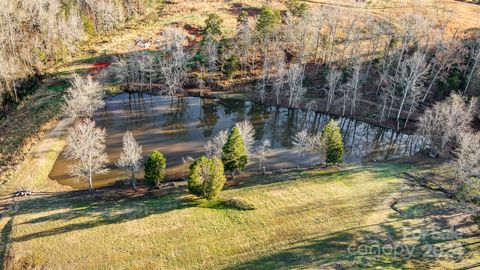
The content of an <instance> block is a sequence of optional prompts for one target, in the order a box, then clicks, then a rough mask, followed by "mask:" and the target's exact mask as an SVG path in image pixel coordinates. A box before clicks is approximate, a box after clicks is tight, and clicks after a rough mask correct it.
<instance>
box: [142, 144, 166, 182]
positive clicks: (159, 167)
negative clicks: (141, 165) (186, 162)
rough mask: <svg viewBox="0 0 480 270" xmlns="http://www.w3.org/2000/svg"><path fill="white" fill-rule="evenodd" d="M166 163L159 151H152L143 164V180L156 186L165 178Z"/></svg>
mask: <svg viewBox="0 0 480 270" xmlns="http://www.w3.org/2000/svg"><path fill="white" fill-rule="evenodd" d="M166 166H167V161H166V159H165V157H163V154H162V153H160V152H159V151H153V152H152V153H151V154H150V156H149V157H148V160H147V162H146V163H145V179H147V180H149V181H151V182H153V183H155V185H156V186H159V185H160V182H162V181H163V179H164V178H165V168H166Z"/></svg>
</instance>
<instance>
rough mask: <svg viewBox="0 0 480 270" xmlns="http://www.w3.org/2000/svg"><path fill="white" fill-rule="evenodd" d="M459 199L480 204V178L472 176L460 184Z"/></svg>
mask: <svg viewBox="0 0 480 270" xmlns="http://www.w3.org/2000/svg"><path fill="white" fill-rule="evenodd" d="M456 197H457V199H459V200H461V201H467V202H472V203H475V204H477V205H480V179H478V178H475V177H471V178H469V179H467V180H466V181H464V182H463V183H461V184H460V185H459V186H458V190H457V194H456Z"/></svg>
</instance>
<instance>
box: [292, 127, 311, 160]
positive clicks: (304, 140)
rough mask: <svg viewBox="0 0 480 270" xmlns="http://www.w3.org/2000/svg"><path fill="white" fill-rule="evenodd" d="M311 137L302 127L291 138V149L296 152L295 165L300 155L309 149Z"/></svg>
mask: <svg viewBox="0 0 480 270" xmlns="http://www.w3.org/2000/svg"><path fill="white" fill-rule="evenodd" d="M310 143H311V138H310V135H309V134H308V131H307V130H305V129H303V130H301V131H299V132H297V133H295V135H294V136H293V138H292V146H293V149H294V150H295V151H296V152H297V153H298V156H297V165H298V164H299V162H300V157H301V156H302V155H303V154H304V153H307V152H309V151H310V150H311V144H310Z"/></svg>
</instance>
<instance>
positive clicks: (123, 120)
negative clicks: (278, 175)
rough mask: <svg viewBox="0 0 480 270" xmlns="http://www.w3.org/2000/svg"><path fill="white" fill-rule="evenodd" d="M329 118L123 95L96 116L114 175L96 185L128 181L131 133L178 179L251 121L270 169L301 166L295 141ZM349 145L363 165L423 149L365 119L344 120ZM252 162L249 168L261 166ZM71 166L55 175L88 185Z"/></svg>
mask: <svg viewBox="0 0 480 270" xmlns="http://www.w3.org/2000/svg"><path fill="white" fill-rule="evenodd" d="M330 117H331V116H329V115H327V114H323V113H315V112H308V111H305V110H293V109H290V110H289V109H286V108H279V107H265V106H262V105H260V104H257V103H252V102H248V101H243V100H213V99H201V98H197V97H184V98H176V97H174V98H172V97H165V96H152V95H147V94H128V93H123V94H119V95H117V96H114V97H110V98H109V99H108V100H107V101H106V106H105V108H104V109H102V110H100V111H98V112H97V113H96V114H95V116H94V118H95V120H96V121H97V125H98V126H101V127H105V128H106V130H107V134H108V138H107V149H108V156H109V160H110V161H111V166H110V169H111V171H110V172H109V173H107V174H105V175H97V176H95V177H94V185H95V186H96V187H99V186H104V185H108V184H112V183H113V182H116V181H118V180H122V179H124V178H125V177H124V176H123V174H122V171H121V170H119V169H117V168H115V166H114V165H113V163H114V162H115V161H116V160H117V159H118V155H119V153H120V151H121V147H122V145H121V144H122V136H123V133H124V132H125V131H127V130H130V131H131V132H132V133H133V134H134V136H135V138H136V139H137V140H138V142H139V143H140V144H141V145H142V146H143V151H144V157H145V158H146V157H147V156H148V153H150V152H151V151H153V150H160V151H161V152H162V153H164V155H165V157H166V159H167V176H168V177H178V176H179V175H180V174H181V171H182V167H183V166H182V157H186V156H192V157H194V158H197V157H199V156H200V155H202V154H203V145H204V144H205V142H206V141H207V140H208V139H209V138H210V137H211V136H214V135H215V134H216V133H217V132H219V131H220V130H222V129H230V128H232V127H233V125H234V124H235V122H238V121H242V120H244V119H249V120H250V121H251V122H252V124H253V126H254V128H255V139H256V140H257V141H260V140H262V139H263V138H268V139H270V141H271V142H272V148H273V150H272V152H271V153H270V154H269V157H268V160H267V161H266V162H265V166H266V167H267V170H274V169H280V168H290V167H294V166H296V164H297V157H298V155H297V153H295V151H293V150H292V149H291V137H292V135H293V134H295V133H296V132H297V131H299V130H302V129H307V130H309V131H310V132H312V133H321V131H322V129H323V127H324V126H325V124H326V123H327V122H328V121H329V120H330ZM337 120H338V121H339V124H340V128H341V130H342V134H343V139H344V144H345V161H346V162H361V161H373V160H384V159H389V158H394V157H400V156H405V155H412V154H414V153H416V152H417V151H418V149H419V143H420V142H419V140H418V139H417V138H416V137H414V136H410V135H406V134H402V133H397V132H395V131H393V130H391V129H386V128H381V127H378V126H374V125H370V124H367V123H365V122H362V121H358V120H354V119H349V118H339V119H337ZM318 162H319V157H318V156H316V155H306V156H303V157H302V158H301V161H300V163H301V164H302V165H309V164H312V163H318ZM255 163H256V161H252V162H251V164H250V166H249V169H250V170H254V169H256V168H257V166H256V164H255ZM68 164H69V161H68V160H65V158H64V156H63V155H61V156H60V157H59V158H58V160H57V161H56V163H55V165H54V167H53V169H52V172H51V173H50V177H51V178H52V179H54V180H57V181H59V182H60V183H62V184H68V185H71V186H73V187H76V188H83V187H86V184H84V183H81V182H78V181H75V179H73V178H71V177H70V176H68V175H67V173H66V168H67V166H68Z"/></svg>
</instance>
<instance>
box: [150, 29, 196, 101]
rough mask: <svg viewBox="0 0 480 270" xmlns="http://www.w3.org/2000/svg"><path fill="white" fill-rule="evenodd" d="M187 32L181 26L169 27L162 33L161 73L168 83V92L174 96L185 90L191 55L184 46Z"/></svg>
mask: <svg viewBox="0 0 480 270" xmlns="http://www.w3.org/2000/svg"><path fill="white" fill-rule="evenodd" d="M186 42H187V34H186V33H185V32H184V31H183V30H182V29H180V28H177V27H167V28H166V29H165V30H164V31H163V34H162V43H161V47H162V53H163V55H162V57H160V59H159V63H158V65H159V67H160V73H161V74H162V76H163V78H164V79H165V83H166V85H167V94H169V95H171V96H173V95H175V94H176V93H179V92H183V82H184V80H185V77H186V69H187V63H188V60H189V59H190V56H189V54H188V52H187V51H186V49H185V48H184V46H185V43H186Z"/></svg>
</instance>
